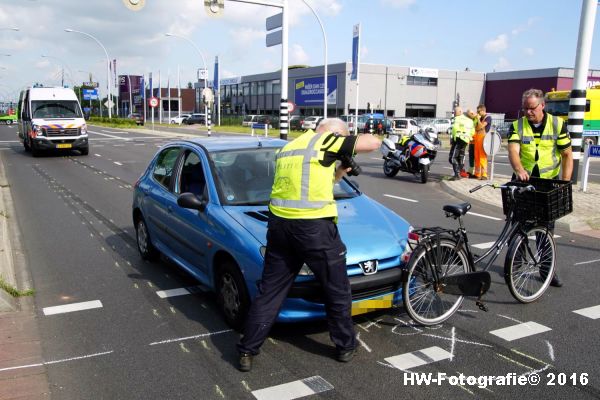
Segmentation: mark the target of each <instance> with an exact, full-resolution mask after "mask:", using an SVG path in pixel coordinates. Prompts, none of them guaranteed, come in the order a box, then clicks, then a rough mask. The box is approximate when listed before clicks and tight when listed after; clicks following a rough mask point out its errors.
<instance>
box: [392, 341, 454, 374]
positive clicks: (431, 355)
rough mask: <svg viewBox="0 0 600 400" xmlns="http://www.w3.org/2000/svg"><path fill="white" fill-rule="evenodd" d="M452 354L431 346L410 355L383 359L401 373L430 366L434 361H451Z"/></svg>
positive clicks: (405, 354)
mask: <svg viewBox="0 0 600 400" xmlns="http://www.w3.org/2000/svg"><path fill="white" fill-rule="evenodd" d="M451 358H452V354H450V353H448V352H447V351H446V350H444V349H442V348H440V347H437V346H433V347H428V348H426V349H422V350H417V351H413V352H412V353H404V354H400V355H397V356H393V357H388V358H385V361H387V362H388V363H390V364H391V365H393V366H394V367H395V368H398V369H401V370H403V371H405V370H407V369H410V368H415V367H420V366H421V365H426V364H431V363H433V362H436V361H441V360H447V359H451Z"/></svg>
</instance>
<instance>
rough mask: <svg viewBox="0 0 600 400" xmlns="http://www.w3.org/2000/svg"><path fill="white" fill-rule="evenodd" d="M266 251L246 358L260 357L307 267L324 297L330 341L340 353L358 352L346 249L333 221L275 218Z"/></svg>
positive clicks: (245, 340)
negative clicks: (251, 356)
mask: <svg viewBox="0 0 600 400" xmlns="http://www.w3.org/2000/svg"><path fill="white" fill-rule="evenodd" d="M268 225H269V227H268V231H267V251H266V254H265V266H264V270H263V274H262V279H261V281H260V282H259V284H258V294H257V295H256V297H255V298H254V300H253V301H252V305H251V306H250V311H249V312H248V317H247V319H246V325H245V327H244V336H243V337H242V339H241V340H240V343H239V344H238V350H239V351H240V352H242V353H250V354H258V352H259V348H260V346H261V345H262V344H263V342H264V341H265V339H266V338H267V336H268V334H269V331H270V329H271V327H272V325H273V323H274V322H275V319H276V318H277V314H278V313H279V310H280V308H281V305H282V303H283V301H284V300H285V298H286V297H287V294H288V292H289V290H290V288H291V286H292V284H293V282H294V279H295V278H296V275H298V272H299V271H300V268H302V265H303V264H304V263H306V264H307V265H308V266H309V267H310V269H311V270H312V271H313V273H314V274H315V278H316V279H317V280H318V281H319V282H320V284H321V287H322V288H323V292H324V297H325V310H326V312H327V323H328V326H329V336H330V338H331V340H332V342H333V343H334V344H335V346H336V348H338V349H339V350H341V351H344V350H350V349H354V348H355V347H356V338H355V336H356V335H355V333H354V325H353V323H352V313H351V310H352V294H351V292H350V282H349V281H348V275H347V271H346V246H345V245H344V243H342V240H341V238H340V235H339V232H338V228H337V225H336V224H335V223H334V222H333V220H331V219H302V220H298V219H296V220H294V219H285V218H279V217H277V216H274V215H271V217H270V219H269V224H268Z"/></svg>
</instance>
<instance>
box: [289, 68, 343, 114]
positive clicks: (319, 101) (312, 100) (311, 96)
mask: <svg viewBox="0 0 600 400" xmlns="http://www.w3.org/2000/svg"><path fill="white" fill-rule="evenodd" d="M294 83H295V85H294V88H295V89H294V103H296V105H297V106H317V107H318V106H323V91H324V90H325V84H324V82H323V77H322V76H317V77H314V78H305V79H296V81H295V82H294ZM327 92H328V93H327V104H332V105H335V104H337V75H329V76H328V77H327Z"/></svg>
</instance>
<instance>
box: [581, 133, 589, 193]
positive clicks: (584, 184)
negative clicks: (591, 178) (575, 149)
mask: <svg viewBox="0 0 600 400" xmlns="http://www.w3.org/2000/svg"><path fill="white" fill-rule="evenodd" d="M583 146H584V153H583V179H582V180H581V190H583V192H584V193H585V191H586V190H587V184H588V173H589V172H590V155H589V152H590V146H589V145H586V142H584V143H583Z"/></svg>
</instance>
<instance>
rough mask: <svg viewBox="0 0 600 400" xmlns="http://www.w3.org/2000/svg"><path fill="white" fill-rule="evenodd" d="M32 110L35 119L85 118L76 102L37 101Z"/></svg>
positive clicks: (32, 103)
mask: <svg viewBox="0 0 600 400" xmlns="http://www.w3.org/2000/svg"><path fill="white" fill-rule="evenodd" d="M31 109H32V110H33V112H32V117H33V118H45V119H50V118H83V115H82V114H81V109H80V108H79V105H78V104H77V101H75V100H35V101H32V102H31Z"/></svg>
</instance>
